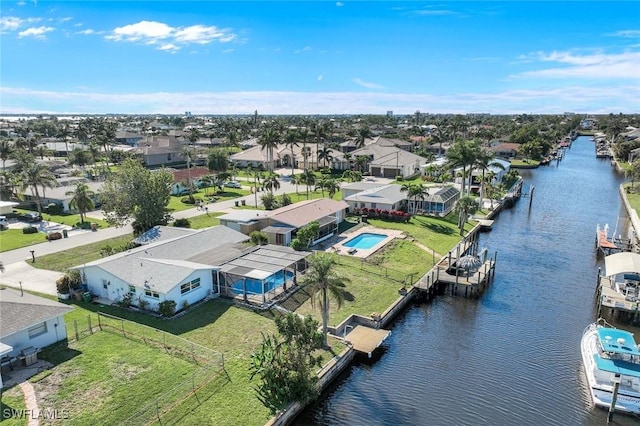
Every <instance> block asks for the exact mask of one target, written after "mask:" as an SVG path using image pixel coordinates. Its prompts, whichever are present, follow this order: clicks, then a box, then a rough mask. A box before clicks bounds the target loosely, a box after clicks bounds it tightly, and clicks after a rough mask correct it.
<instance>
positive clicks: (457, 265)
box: [413, 225, 497, 299]
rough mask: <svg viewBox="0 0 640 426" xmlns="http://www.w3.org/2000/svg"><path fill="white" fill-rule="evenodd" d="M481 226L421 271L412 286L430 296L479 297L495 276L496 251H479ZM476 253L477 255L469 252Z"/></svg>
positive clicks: (429, 297)
mask: <svg viewBox="0 0 640 426" xmlns="http://www.w3.org/2000/svg"><path fill="white" fill-rule="evenodd" d="M479 228H480V225H478V226H477V228H476V229H475V230H474V232H471V233H470V234H469V235H468V237H467V238H465V239H463V240H462V241H461V242H460V243H458V244H457V245H456V246H455V247H454V248H453V249H452V250H451V251H449V253H447V255H446V256H444V257H442V259H440V261H439V262H438V263H437V264H436V265H434V267H433V268H431V269H430V270H429V271H428V272H427V273H426V274H424V275H423V276H422V277H421V278H420V279H419V280H418V282H416V283H415V284H414V285H413V287H415V288H416V289H418V290H419V291H420V292H422V293H424V294H426V296H427V298H428V299H431V298H432V297H433V296H434V295H435V294H436V293H440V294H451V295H452V296H464V297H480V295H481V294H482V293H483V292H484V290H485V289H486V288H487V286H488V285H489V284H490V283H491V282H493V279H494V276H495V268H496V259H497V253H495V254H494V256H493V258H489V257H488V254H487V251H486V250H483V251H481V252H480V253H478V240H477V235H478V231H479ZM471 253H476V254H471Z"/></svg>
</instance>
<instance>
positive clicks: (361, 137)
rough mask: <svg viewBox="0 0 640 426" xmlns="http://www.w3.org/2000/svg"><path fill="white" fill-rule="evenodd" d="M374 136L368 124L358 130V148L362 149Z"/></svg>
mask: <svg viewBox="0 0 640 426" xmlns="http://www.w3.org/2000/svg"><path fill="white" fill-rule="evenodd" d="M372 135H373V134H372V133H371V129H370V128H369V126H367V125H366V124H364V125H362V126H361V127H360V128H359V129H358V134H357V136H356V147H357V148H362V147H363V146H364V143H365V141H366V140H367V138H370V137H371V136H372Z"/></svg>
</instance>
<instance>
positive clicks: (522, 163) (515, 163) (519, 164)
mask: <svg viewBox="0 0 640 426" xmlns="http://www.w3.org/2000/svg"><path fill="white" fill-rule="evenodd" d="M539 165H540V161H538V160H511V167H513V168H536V167H538V166H539Z"/></svg>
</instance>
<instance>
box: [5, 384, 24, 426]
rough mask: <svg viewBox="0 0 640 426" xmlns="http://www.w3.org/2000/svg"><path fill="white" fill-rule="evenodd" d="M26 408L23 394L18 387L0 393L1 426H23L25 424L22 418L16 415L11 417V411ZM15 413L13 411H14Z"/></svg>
mask: <svg viewBox="0 0 640 426" xmlns="http://www.w3.org/2000/svg"><path fill="white" fill-rule="evenodd" d="M26 408H27V406H26V405H25V403H24V394H23V393H22V390H21V389H20V387H19V386H14V387H12V388H10V389H8V390H4V391H3V392H0V422H2V426H24V425H26V424H27V422H26V421H25V419H24V418H22V419H20V418H19V417H18V416H19V414H18V415H16V416H13V415H11V413H12V411H11V410H17V411H20V410H24V409H26ZM14 412H15V411H14Z"/></svg>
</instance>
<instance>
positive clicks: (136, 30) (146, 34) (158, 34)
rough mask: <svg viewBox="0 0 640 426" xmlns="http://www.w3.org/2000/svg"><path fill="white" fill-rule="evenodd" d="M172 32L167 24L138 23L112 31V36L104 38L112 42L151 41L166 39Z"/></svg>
mask: <svg viewBox="0 0 640 426" xmlns="http://www.w3.org/2000/svg"><path fill="white" fill-rule="evenodd" d="M173 31H174V29H173V28H171V27H170V26H169V25H167V24H163V23H162V22H154V21H140V22H138V23H136V24H131V25H125V26H124V27H118V28H116V29H114V30H113V34H111V35H108V36H106V37H105V38H106V39H108V40H114V41H122V40H125V41H140V40H143V41H146V42H148V41H153V42H155V41H156V40H158V39H163V38H167V37H169V36H170V35H171V33H172V32H173Z"/></svg>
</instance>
